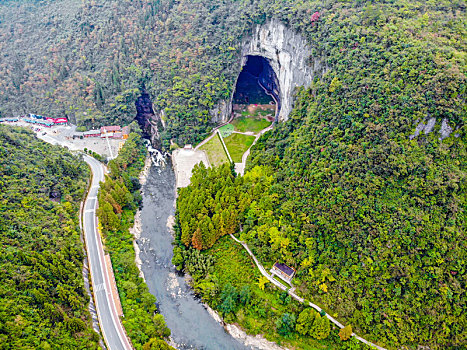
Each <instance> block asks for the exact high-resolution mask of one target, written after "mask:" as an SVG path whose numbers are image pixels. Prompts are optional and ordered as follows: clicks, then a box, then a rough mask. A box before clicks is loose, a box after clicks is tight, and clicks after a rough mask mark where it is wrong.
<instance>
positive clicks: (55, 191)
mask: <svg viewBox="0 0 467 350" xmlns="http://www.w3.org/2000/svg"><path fill="white" fill-rule="evenodd" d="M88 178H89V169H88V167H87V165H86V163H84V162H83V161H82V160H81V159H79V158H77V157H76V156H73V155H72V154H71V153H70V152H68V151H67V150H65V149H64V148H62V147H58V146H51V145H49V144H47V143H45V142H43V141H41V140H38V139H37V138H36V137H35V135H34V134H33V133H32V132H31V131H28V130H26V129H23V128H12V127H7V126H3V125H0V242H1V249H0V348H1V349H98V348H99V345H98V341H99V335H98V334H97V333H95V332H94V331H93V329H92V325H91V315H90V313H89V310H88V304H89V295H88V294H87V293H86V290H85V288H84V281H83V274H82V269H83V257H84V246H83V242H82V240H81V239H80V229H79V217H78V212H79V206H80V202H81V200H82V199H83V196H84V193H85V191H86V188H87V181H88Z"/></svg>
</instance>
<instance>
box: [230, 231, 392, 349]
mask: <svg viewBox="0 0 467 350" xmlns="http://www.w3.org/2000/svg"><path fill="white" fill-rule="evenodd" d="M230 237H232V239H233V240H234V241H235V242H237V243H240V244H241V245H242V246H243V248H245V249H246V251H247V252H248V254H250V256H251V257H252V258H253V261H254V262H255V264H256V266H257V267H258V269H259V271H260V272H261V274H262V275H263V276H265V277H266V278H267V279H268V280H269V281H270V282H271V283H272V284H274V285H275V286H276V287H278V288H279V289H282V290H284V291H286V292H287V293H289V295H290V296H291V297H292V298H294V299H295V300H297V301H299V302H300V303H302V304H304V303H305V304H306V302H308V305H309V306H311V307H312V308H314V309H316V310H317V311H319V312H322V311H323V309H321V308H320V307H319V306H318V305H315V304H313V303H312V302H309V301H305V299H303V298H301V297H299V296H298V295H297V294H295V293H294V292H293V291H292V290H289V288H288V287H286V286H285V285H283V284H282V283H280V282H279V281H277V280H275V279H274V278H273V277H272V276H271V275H270V274H269V273H268V272H267V271H266V269H265V268H264V267H263V265H261V263H260V262H259V261H258V259H256V256H255V255H254V254H253V252H252V251H251V250H250V248H249V247H248V245H247V244H246V243H245V242H242V241H240V240H239V239H237V238H236V237H235V236H234V235H233V234H230ZM325 316H326V317H327V318H328V319H329V320H330V321H331V322H332V323H334V324H335V325H336V326H338V327H339V328H344V325H343V324H342V323H340V322H339V321H337V320H336V319H335V318H334V317H332V316H331V315H329V314H327V313H325ZM352 336H354V337H355V338H356V339H357V340H359V341H361V342H362V343H365V344H366V345H368V346H370V347H373V348H375V349H378V350H386V349H385V348H383V347H381V346H378V345H376V344H374V343H372V342H370V341H368V340H366V339H363V338H362V337H360V336H359V335H357V334H355V333H352Z"/></svg>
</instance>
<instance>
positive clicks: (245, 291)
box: [239, 285, 251, 305]
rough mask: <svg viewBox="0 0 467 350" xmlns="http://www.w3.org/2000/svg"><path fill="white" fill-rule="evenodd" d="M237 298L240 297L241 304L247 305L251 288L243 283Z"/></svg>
mask: <svg viewBox="0 0 467 350" xmlns="http://www.w3.org/2000/svg"><path fill="white" fill-rule="evenodd" d="M239 299H240V302H241V303H242V304H243V305H247V304H249V303H250V300H251V288H250V286H248V285H244V286H243V287H242V289H241V290H240V293H239Z"/></svg>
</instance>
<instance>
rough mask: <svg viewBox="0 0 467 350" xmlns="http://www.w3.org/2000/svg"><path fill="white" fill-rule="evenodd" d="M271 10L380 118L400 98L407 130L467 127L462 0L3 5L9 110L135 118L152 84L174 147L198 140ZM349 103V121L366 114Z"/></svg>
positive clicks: (0, 62)
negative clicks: (442, 122) (142, 93)
mask: <svg viewBox="0 0 467 350" xmlns="http://www.w3.org/2000/svg"><path fill="white" fill-rule="evenodd" d="M316 11H318V12H319V14H320V17H319V19H318V20H316V17H313V19H312V14H313V13H315V12H316ZM272 17H274V18H277V19H279V20H281V21H283V22H284V23H286V24H287V25H288V26H289V27H291V28H292V29H294V30H297V31H299V32H301V33H302V34H303V35H304V36H306V38H307V39H308V41H309V42H310V44H311V46H312V47H313V50H312V52H310V54H311V55H312V56H316V57H319V58H321V59H324V61H325V63H326V64H327V65H328V66H329V67H330V68H331V69H332V72H334V73H333V74H337V73H339V74H341V75H342V78H345V77H347V80H348V79H352V78H355V77H360V79H359V80H358V84H357V81H355V82H354V83H355V84H354V85H348V83H349V81H347V80H346V79H341V80H338V81H335V84H337V85H336V87H339V82H342V83H344V82H345V84H347V85H343V88H344V89H345V91H346V96H347V97H350V96H352V97H354V98H355V97H357V98H358V99H363V100H364V101H362V103H361V105H360V107H361V108H363V107H364V108H366V110H365V111H363V112H359V113H361V114H365V113H368V114H369V115H370V116H371V118H374V117H375V114H379V113H380V108H382V106H381V105H382V104H384V103H389V102H396V103H397V105H400V106H401V107H403V108H402V109H401V112H402V113H403V115H404V116H405V119H404V123H401V127H406V126H409V125H412V124H413V123H414V122H415V121H416V120H417V119H420V118H421V116H423V115H425V114H426V113H429V114H430V115H433V116H442V115H444V114H447V116H448V117H449V121H450V122H452V123H458V122H460V119H461V115H462V113H461V108H460V106H461V105H462V103H463V102H462V101H463V98H464V97H463V96H464V92H463V91H464V90H463V89H464V88H465V87H464V88H462V86H465V74H464V73H465V71H463V70H464V69H465V25H464V24H465V3H464V2H463V1H462V0H456V1H436V2H425V1H415V0H411V1H395V2H385V1H380V2H374V1H372V2H367V1H358V2H353V1H334V0H329V1H325V2H322V1H303V0H286V1H270V0H257V1H233V0H229V1H207V0H196V1H174V0H136V1H117V0H101V1H91V0H85V1H81V2H76V1H71V0H54V1H52V0H46V1H31V0H17V1H3V2H2V4H1V5H0V19H1V21H0V38H1V40H0V49H1V51H0V52H1V55H0V106H1V107H0V111H1V113H2V114H4V115H10V114H18V113H26V112H31V111H33V112H37V113H41V114H46V115H47V114H50V115H55V116H58V115H66V116H68V117H70V118H71V120H76V121H77V122H78V123H80V124H86V125H88V126H90V125H93V124H94V125H96V124H101V123H110V122H119V123H121V122H129V121H131V120H132V119H133V118H134V117H135V115H136V110H135V104H134V103H135V100H136V97H137V96H138V95H139V89H140V88H142V86H143V85H144V86H145V88H146V89H147V90H148V92H149V93H150V94H151V96H152V97H153V99H154V102H155V107H156V109H157V110H159V111H161V110H163V111H164V119H165V120H166V122H167V123H166V125H167V129H166V130H165V131H164V132H163V133H162V137H163V139H164V144H165V145H166V147H168V140H169V139H171V138H175V139H178V142H179V143H181V144H183V143H196V141H200V140H201V139H202V138H203V137H204V135H205V133H206V132H207V131H208V129H209V127H210V117H209V113H208V111H209V110H210V109H211V108H213V107H214V105H215V103H216V102H217V101H218V100H219V99H221V98H222V99H225V98H227V99H228V98H230V95H231V91H232V89H233V84H234V81H235V78H236V76H237V75H238V74H239V73H240V50H239V48H240V41H241V38H243V37H245V36H246V35H248V33H250V32H251V31H252V30H253V28H254V26H255V25H256V24H261V23H264V22H265V21H266V20H267V19H268V18H272ZM342 67H345V71H344V70H342ZM376 67H377V68H378V69H377V70H375V68H376ZM374 74H376V76H375V77H373V75H374ZM383 74H384V75H383ZM382 75H383V76H382ZM377 76H382V77H384V78H385V81H384V82H382V81H380V80H379V79H376V78H377ZM332 78H333V76H332V75H329V76H328V77H326V78H325V80H326V81H330V80H329V79H332ZM350 87H351V88H352V89H350ZM388 89H389V90H390V91H388ZM383 96H389V97H390V98H389V99H387V98H385V97H383ZM372 101H375V102H377V103H373V102H372ZM340 102H343V101H340ZM338 106H340V104H337V105H335V109H338V110H339V114H338V115H339V116H340V115H344V116H347V115H349V113H348V112H351V111H352V112H357V111H358V109H355V110H354V104H353V103H351V104H346V105H343V107H345V108H343V109H341V108H340V107H338ZM360 107H359V108H360ZM370 107H371V110H370ZM388 112H389V111H388ZM391 113H393V114H394V115H397V114H398V113H399V110H392V111H391ZM338 115H336V117H337V116H338ZM350 117H351V116H349V117H348V118H350Z"/></svg>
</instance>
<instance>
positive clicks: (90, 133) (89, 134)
mask: <svg viewBox="0 0 467 350" xmlns="http://www.w3.org/2000/svg"><path fill="white" fill-rule="evenodd" d="M83 136H84V137H99V136H101V131H100V130H88V131H85V132H83Z"/></svg>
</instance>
